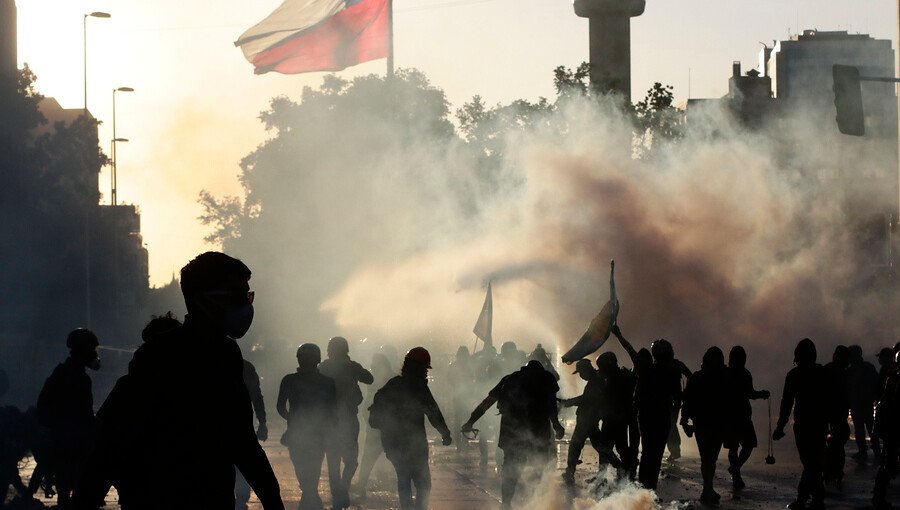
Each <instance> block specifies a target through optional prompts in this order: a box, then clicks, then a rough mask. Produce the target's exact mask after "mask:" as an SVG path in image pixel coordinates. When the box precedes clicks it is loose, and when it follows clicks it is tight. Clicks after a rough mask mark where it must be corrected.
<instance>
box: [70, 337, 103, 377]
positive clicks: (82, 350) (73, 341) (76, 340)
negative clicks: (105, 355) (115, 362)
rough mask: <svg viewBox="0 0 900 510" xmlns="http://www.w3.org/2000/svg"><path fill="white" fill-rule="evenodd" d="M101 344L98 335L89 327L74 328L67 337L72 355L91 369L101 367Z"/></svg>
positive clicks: (75, 359)
mask: <svg viewBox="0 0 900 510" xmlns="http://www.w3.org/2000/svg"><path fill="white" fill-rule="evenodd" d="M99 346H100V342H99V341H98V340H97V335H95V334H94V332H93V331H91V330H89V329H87V328H78V329H76V330H73V331H72V332H71V333H69V336H67V337H66V347H68V348H69V353H70V354H69V355H70V357H71V358H72V359H73V360H74V361H75V362H77V363H79V364H82V365H84V366H86V367H87V368H90V369H91V370H99V369H100V356H99V355H98V354H97V347H99Z"/></svg>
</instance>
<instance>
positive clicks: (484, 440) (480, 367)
mask: <svg viewBox="0 0 900 510" xmlns="http://www.w3.org/2000/svg"><path fill="white" fill-rule="evenodd" d="M472 366H473V370H474V372H475V392H476V393H475V394H476V395H478V394H481V395H483V394H485V393H487V392H488V391H490V390H491V388H493V387H494V386H495V385H496V384H497V383H498V382H499V381H500V379H501V378H502V377H503V376H504V375H506V374H505V373H502V372H500V370H499V366H500V364H499V363H498V362H497V349H495V348H494V346H493V345H492V344H487V345H485V346H484V348H482V349H481V350H480V351H478V352H477V353H475V355H474V356H472ZM477 398H478V397H475V398H474V399H473V400H475V399H477ZM470 407H471V406H470ZM466 412H468V410H467V411H466ZM499 427H500V424H499V420H498V419H497V417H496V416H493V415H489V416H487V417H486V418H485V419H484V420H482V422H481V427H480V432H479V434H478V459H479V462H478V465H479V467H480V468H481V469H482V470H484V469H486V468H487V465H488V459H489V457H490V450H489V448H488V444H489V442H490V441H491V440H493V439H495V438H496V437H497V431H498V429H499ZM495 454H496V457H495V461H496V465H497V467H498V468H499V467H500V465H501V461H500V451H499V449H498V450H497V451H496V452H495Z"/></svg>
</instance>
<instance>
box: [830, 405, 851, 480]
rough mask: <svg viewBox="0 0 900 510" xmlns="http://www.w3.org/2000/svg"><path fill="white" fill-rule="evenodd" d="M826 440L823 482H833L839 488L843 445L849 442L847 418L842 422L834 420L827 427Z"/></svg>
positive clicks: (843, 459) (842, 476) (842, 462)
mask: <svg viewBox="0 0 900 510" xmlns="http://www.w3.org/2000/svg"><path fill="white" fill-rule="evenodd" d="M829 429H830V430H829V435H828V439H827V440H826V442H825V470H824V476H825V481H827V482H834V483H835V484H837V485H838V486H840V484H841V482H842V481H843V479H844V464H845V462H846V461H845V455H844V445H846V444H847V441H849V440H850V425H848V424H847V417H846V416H844V417H843V420H835V423H832V424H831V426H830V427H829Z"/></svg>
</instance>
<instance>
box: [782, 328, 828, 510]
mask: <svg viewBox="0 0 900 510" xmlns="http://www.w3.org/2000/svg"><path fill="white" fill-rule="evenodd" d="M794 364H795V365H796V366H795V367H794V368H792V369H791V370H790V371H789V372H788V373H787V376H785V379H784V392H783V394H782V396H781V409H780V412H779V415H778V423H777V424H776V426H775V432H773V433H772V439H774V440H776V441H778V440H779V439H781V438H783V437H784V435H785V434H784V427H785V426H787V423H788V420H789V419H790V417H791V411H792V410H793V415H794V440H795V441H796V443H797V452H798V453H799V454H800V463H801V464H802V465H803V473H802V474H801V475H800V483H799V484H798V485H797V499H795V500H794V501H793V502H792V503H791V504H790V505H788V508H791V509H794V510H796V509H800V508H807V509H809V510H819V509H821V508H824V507H825V501H824V499H825V486H824V484H823V480H822V473H823V469H824V466H823V461H824V457H825V438H826V434H827V427H828V407H827V400H828V398H829V395H828V394H827V393H828V388H829V385H828V384H827V377H826V375H827V374H826V372H825V369H824V367H822V365H819V364H818V363H816V345H815V344H814V343H813V341H812V340H810V339H809V338H804V339H803V340H800V342H799V343H798V344H797V347H796V348H795V349H794ZM807 501H809V504H808V505H807Z"/></svg>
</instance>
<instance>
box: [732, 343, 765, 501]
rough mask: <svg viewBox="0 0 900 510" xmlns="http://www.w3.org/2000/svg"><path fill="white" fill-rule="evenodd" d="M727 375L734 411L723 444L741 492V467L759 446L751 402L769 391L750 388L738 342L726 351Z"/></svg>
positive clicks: (743, 484)
mask: <svg viewBox="0 0 900 510" xmlns="http://www.w3.org/2000/svg"><path fill="white" fill-rule="evenodd" d="M728 378H729V380H730V381H731V384H732V385H734V392H733V393H732V396H733V398H734V405H733V406H732V410H733V413H734V414H733V416H732V417H733V423H732V424H730V426H729V427H728V429H729V430H728V432H729V433H728V434H726V436H725V447H726V448H728V472H729V473H730V474H731V486H732V489H734V491H740V490H742V489H743V488H744V487H745V486H746V484H745V483H744V479H743V477H742V476H741V468H742V467H743V466H744V464H745V463H746V462H747V461H748V460H749V459H750V454H752V453H753V449H754V448H756V447H757V445H758V440H757V438H756V429H755V428H754V427H753V418H752V416H753V408H752V407H751V406H750V401H751V400H756V399H760V398H762V399H768V398H769V397H770V393H769V392H768V391H766V390H759V391H757V390H756V389H754V388H753V375H752V374H751V373H750V371H749V370H747V352H746V351H745V350H744V348H743V347H741V346H740V345H735V346H734V347H732V348H731V352H729V353H728Z"/></svg>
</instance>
